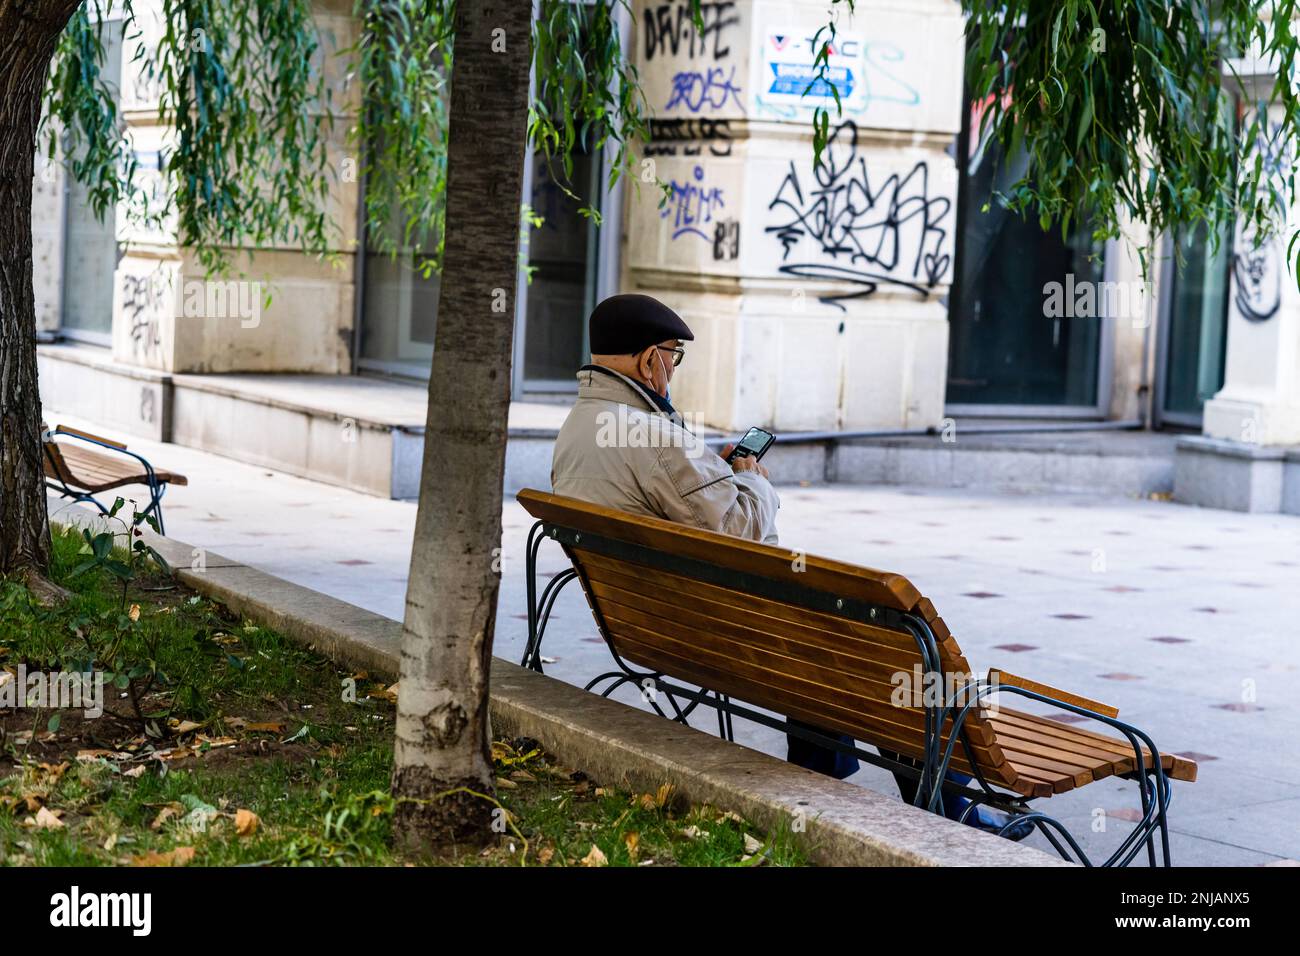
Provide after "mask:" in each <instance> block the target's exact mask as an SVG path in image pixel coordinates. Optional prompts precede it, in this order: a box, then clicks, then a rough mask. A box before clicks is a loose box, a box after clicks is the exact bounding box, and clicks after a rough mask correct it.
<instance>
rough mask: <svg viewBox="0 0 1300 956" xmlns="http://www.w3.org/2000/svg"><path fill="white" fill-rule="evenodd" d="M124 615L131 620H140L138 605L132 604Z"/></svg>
mask: <svg viewBox="0 0 1300 956" xmlns="http://www.w3.org/2000/svg"><path fill="white" fill-rule="evenodd" d="M126 616H127V617H129V618H130V619H131V620H133V621H138V620H140V605H138V604H132V605H131V609H130V610H129V611H127V612H126Z"/></svg>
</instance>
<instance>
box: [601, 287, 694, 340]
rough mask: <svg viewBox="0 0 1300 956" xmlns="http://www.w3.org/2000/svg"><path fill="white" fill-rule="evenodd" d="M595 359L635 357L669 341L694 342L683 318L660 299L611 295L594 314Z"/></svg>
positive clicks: (643, 296) (637, 295)
mask: <svg viewBox="0 0 1300 956" xmlns="http://www.w3.org/2000/svg"><path fill="white" fill-rule="evenodd" d="M588 330H589V332H590V337H591V352H592V354H593V355H635V354H636V353H637V352H640V351H642V350H643V349H647V348H649V347H650V346H652V345H656V344H658V343H659V342H666V341H667V340H668V339H681V340H682V341H685V342H691V341H694V339H695V336H694V335H692V334H691V330H690V329H689V328H688V327H687V325H686V323H685V322H683V321H682V317H681V316H680V315H678V314H677V313H676V312H674V311H673V310H672V309H670V308H668V306H666V305H664V304H663V303H662V302H660V301H659V300H658V299H656V298H654V297H652V296H648V295H640V294H637V293H631V292H629V293H624V294H622V295H611V296H610V297H609V298H608V299H606V300H605V301H603V302H601V303H600V304H599V305H598V306H596V308H594V309H592V310H591V319H590V321H589V323H588Z"/></svg>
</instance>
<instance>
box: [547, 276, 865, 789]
mask: <svg viewBox="0 0 1300 956" xmlns="http://www.w3.org/2000/svg"><path fill="white" fill-rule="evenodd" d="M589 331H590V341H591V364H590V365H584V366H583V367H582V368H581V369H579V371H578V401H577V402H576V403H575V404H574V406H573V410H572V411H571V412H569V417H568V418H567V419H565V422H564V425H563V427H561V428H560V434H559V436H558V437H557V438H556V441H555V457H554V459H553V461H552V465H551V485H552V486H553V487H554V489H555V493H556V494H559V495H565V496H567V497H570V498H578V499H580V500H582V501H590V502H592V503H594V504H598V505H605V506H606V507H609V508H616V509H618V510H619V511H627V512H631V513H632V514H641V515H654V516H656V517H659V518H666V519H668V520H669V521H677V522H680V523H682V524H689V525H692V526H694V527H697V528H704V529H706V530H709V531H720V532H723V533H725V534H734V535H736V536H737V537H741V538H750V539H752V540H755V541H762V542H764V543H765V544H776V543H777V536H776V512H777V509H778V508H779V507H780V505H781V501H780V498H778V497H777V494H776V489H774V488H773V487H772V485H771V483H770V482H769V481H768V473H767V469H766V468H764V467H763V466H762V465H761V464H759V463H758V462H757V461H754V460H753V459H752V458H737V459H736V460H735V461H734V462H732V463H731V464H727V462H726V461H725V460H724V459H723V457H722V456H719V455H717V454H715V453H714V452H712V451H710V450H709V448H708V446H707V445H705V444H704V442H702V441H701V440H700V439H699V438H697V437H696V436H695V435H694V434H693V433H692V432H691V431H690V430H689V429H687V428H686V427H685V426H684V425H683V423H682V418H681V415H679V414H678V413H677V411H676V410H675V409H674V408H673V406H672V402H670V401H669V399H668V386H669V384H670V383H671V382H672V378H673V370H674V369H676V368H677V366H678V365H680V364H681V362H682V358H683V357H684V355H685V349H684V348H683V347H682V343H683V342H690V341H693V340H694V338H695V336H694V335H692V334H691V330H690V329H689V328H688V327H687V325H686V323H685V322H683V321H682V319H681V317H680V316H679V315H678V314H677V313H676V312H674V311H673V310H672V309H670V308H668V306H666V305H664V304H663V303H662V302H660V301H658V300H657V299H654V298H651V297H650V296H648V295H633V294H628V295H615V296H611V297H610V298H608V299H606V300H605V301H603V302H601V303H600V304H599V305H598V306H596V308H595V310H594V311H593V312H592V313H591V320H590V323H589ZM726 451H727V450H726V449H724V454H725V453H726ZM791 723H794V722H793V721H792V722H791ZM804 726H806V725H804ZM787 739H788V741H789V753H788V756H787V759H788V760H789V761H790V762H791V763H794V764H797V765H799V766H801V767H807V768H808V769H810V770H817V771H820V772H821V773H828V774H831V775H832V776H835V777H839V778H841V779H842V778H844V777H847V776H848V775H849V774H852V773H854V772H855V771H856V770H857V769H858V761H857V758H855V757H853V756H851V755H846V754H841V753H836V752H835V751H831V750H827V749H826V748H824V747H818V746H816V745H814V744H810V743H808V742H807V741H804V740H801V739H799V738H797V737H788V738H787ZM843 739H844V740H845V741H846V742H851V741H849V739H848V738H847V737H846V738H843Z"/></svg>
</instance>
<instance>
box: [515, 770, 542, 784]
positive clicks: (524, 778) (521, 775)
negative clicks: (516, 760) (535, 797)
mask: <svg viewBox="0 0 1300 956" xmlns="http://www.w3.org/2000/svg"><path fill="white" fill-rule="evenodd" d="M510 779H511V780H518V781H520V782H521V783H536V782H537V778H536V777H534V776H533V775H532V774H531V773H529V772H528V771H527V770H514V771H511V773H510Z"/></svg>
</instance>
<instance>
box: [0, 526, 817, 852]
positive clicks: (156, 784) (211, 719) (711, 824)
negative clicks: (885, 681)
mask: <svg viewBox="0 0 1300 956" xmlns="http://www.w3.org/2000/svg"><path fill="white" fill-rule="evenodd" d="M83 543H84V542H83V539H82V538H81V537H80V536H79V535H77V534H74V533H72V532H62V533H60V532H57V531H56V533H55V536H54V561H53V564H52V567H51V577H52V578H53V579H54V580H55V581H56V582H57V583H59V584H61V585H63V586H64V587H66V588H68V589H69V590H70V591H71V592H72V596H71V598H70V599H69V600H68V601H66V602H65V603H63V604H62V605H60V606H58V607H53V608H47V607H42V606H40V605H39V604H37V603H36V602H34V601H33V600H32V597H31V595H30V594H29V593H28V592H27V590H26V589H25V588H24V587H23V586H22V585H20V584H17V583H14V582H12V581H0V680H9V681H10V682H16V680H17V675H18V674H20V673H21V670H20V668H22V669H26V671H28V672H31V671H36V670H40V671H44V672H50V671H76V672H83V671H86V670H88V669H91V668H93V669H94V671H96V672H98V673H100V674H103V675H105V676H106V677H107V678H108V679H107V681H106V684H105V687H104V691H105V694H104V698H105V699H104V712H103V715H102V716H101V717H98V718H91V717H87V716H85V715H84V714H83V713H82V712H81V711H80V710H74V709H70V708H65V709H62V710H56V709H53V708H50V707H40V706H25V707H17V708H4V709H0V863H5V864H8V865H37V866H73V865H76V866H88V865H92V866H93V865H183V864H186V863H191V862H192V863H196V864H202V865H208V866H231V865H340V864H341V865H397V864H401V863H403V862H405V860H404V859H403V858H402V857H401V856H400V855H399V854H397V853H395V852H394V850H393V849H392V833H391V821H392V814H393V807H394V802H393V799H392V797H391V795H390V793H389V778H390V774H391V772H392V741H393V733H394V719H395V714H394V700H395V695H394V693H393V690H392V688H389V687H386V686H384V684H383V683H381V682H378V681H375V680H373V679H371V678H370V676H369V675H367V674H365V673H358V672H349V671H347V670H344V669H341V668H339V667H338V666H337V665H336V664H334V663H333V662H331V661H329V660H328V659H326V658H323V657H321V656H320V655H317V654H315V653H313V652H311V651H310V650H308V649H306V648H303V647H300V646H298V645H296V644H293V643H291V642H290V641H289V640H288V639H286V638H284V637H283V636H282V635H280V634H278V633H276V632H274V631H270V630H267V629H265V628H262V627H258V626H256V625H253V624H251V623H249V622H246V621H241V620H239V619H238V618H237V617H235V616H234V615H232V614H231V613H230V612H229V611H228V610H227V609H226V608H224V607H222V606H221V605H219V604H215V603H213V602H211V601H209V600H207V599H206V598H203V597H201V596H199V595H197V594H195V593H193V592H191V591H189V590H188V589H186V588H185V587H183V586H182V585H180V584H179V583H177V582H176V581H174V580H173V579H171V578H170V577H168V576H165V575H162V574H153V575H147V576H137V577H136V578H135V579H133V580H131V581H130V582H129V583H128V585H127V586H126V588H125V590H124V589H123V586H122V582H121V581H120V580H119V579H117V578H115V577H113V576H112V575H111V574H109V573H107V572H105V571H104V570H102V569H93V570H91V571H90V572H88V573H82V574H79V575H75V576H74V575H72V571H73V569H75V568H76V567H77V566H78V565H80V564H82V563H83V562H84V555H82V554H81V553H80V552H81V551H82V550H83V547H82V546H83ZM15 686H16V685H15ZM493 760H494V764H495V767H496V772H497V774H498V786H497V799H498V800H499V802H500V803H499V805H500V807H501V808H502V809H503V810H504V811H505V813H504V814H502V815H500V816H499V823H500V832H499V833H498V834H497V835H496V837H495V838H494V840H493V842H492V843H491V844H490V845H489V846H487V847H486V848H485V849H477V848H476V849H473V850H466V851H465V852H463V853H460V854H456V855H452V856H448V857H446V858H444V859H442V860H440V861H438V862H442V863H455V864H459V865H484V866H515V865H550V866H565V865H586V866H606V865H608V866H650V865H654V866H733V865H734V866H754V865H803V864H805V863H806V860H805V858H804V856H803V855H802V853H801V851H800V849H799V848H798V846H797V845H796V843H795V840H794V839H793V834H791V833H790V832H789V829H788V828H783V829H782V830H780V831H779V832H775V833H771V834H764V833H763V832H761V831H760V830H758V829H757V828H755V827H754V826H752V825H750V824H748V823H747V822H746V821H744V820H742V819H741V818H740V817H738V816H736V815H735V814H731V813H722V812H720V811H718V810H716V809H714V808H710V807H704V806H690V805H687V804H686V803H685V801H683V800H681V799H679V798H678V797H677V795H676V794H674V793H673V792H672V791H671V789H670V788H668V787H667V786H666V785H665V787H663V788H660V790H659V791H658V792H657V793H654V794H636V793H629V792H627V791H624V790H619V789H616V788H611V787H602V786H600V785H599V784H598V783H597V782H596V781H593V780H590V779H589V778H587V776H586V775H585V774H583V773H582V772H581V771H580V770H573V769H570V768H566V767H562V766H559V765H558V764H557V763H556V761H555V760H554V759H553V758H552V757H551V756H550V755H548V754H546V753H544V752H543V751H542V750H541V748H539V747H538V746H537V745H536V744H535V743H534V742H532V741H528V740H510V741H506V740H500V741H496V742H495V743H494V744H493Z"/></svg>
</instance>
